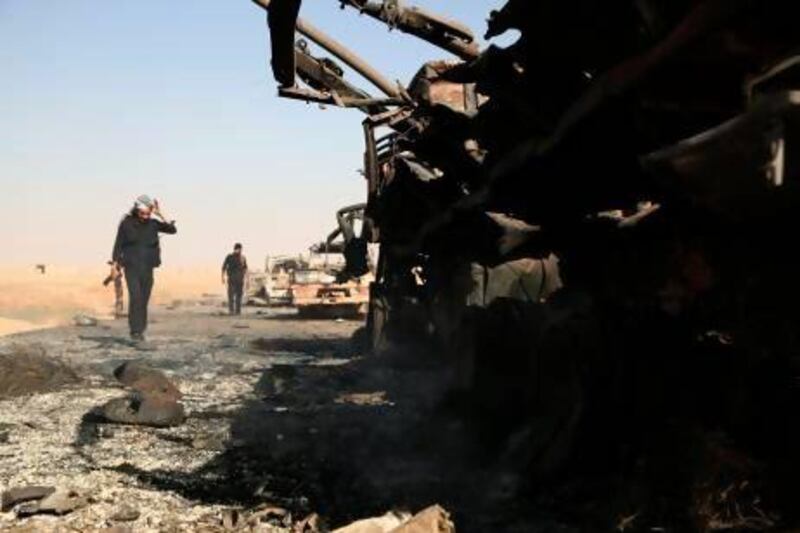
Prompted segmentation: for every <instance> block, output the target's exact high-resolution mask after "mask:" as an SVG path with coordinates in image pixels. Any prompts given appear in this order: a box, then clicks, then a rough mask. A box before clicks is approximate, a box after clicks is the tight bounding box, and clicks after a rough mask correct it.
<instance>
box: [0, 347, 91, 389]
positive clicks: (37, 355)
mask: <svg viewBox="0 0 800 533" xmlns="http://www.w3.org/2000/svg"><path fill="white" fill-rule="evenodd" d="M7 350H8V351H6V352H4V353H0V398H3V397H13V396H24V395H27V394H37V393H41V392H51V391H54V390H58V389H60V388H62V387H64V386H65V385H69V384H72V383H77V382H78V381H80V380H79V379H78V376H77V374H75V372H74V371H73V370H72V369H71V368H70V367H69V366H67V365H66V364H64V363H63V362H62V361H59V360H58V359H54V358H51V357H48V356H47V353H46V352H45V350H44V348H42V347H41V346H37V345H14V346H11V348H10V349H7Z"/></svg>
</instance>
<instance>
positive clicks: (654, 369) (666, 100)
mask: <svg viewBox="0 0 800 533" xmlns="http://www.w3.org/2000/svg"><path fill="white" fill-rule="evenodd" d="M254 1H255V2H256V3H257V4H259V5H260V6H261V7H264V8H265V9H266V10H267V11H268V23H269V29H270V38H271V42H272V66H273V71H274V74H275V78H276V80H277V81H278V83H279V85H280V89H279V93H280V94H281V95H283V96H286V97H290V98H297V99H303V100H308V101H314V102H321V103H326V104H329V105H337V106H341V107H353V108H356V109H359V110H360V111H362V112H364V113H365V114H366V115H367V116H366V118H365V120H364V123H363V129H364V137H365V145H366V148H365V154H364V175H365V176H366V179H367V185H368V193H367V199H366V200H367V204H366V207H365V210H364V220H365V221H367V223H365V225H364V226H365V230H364V234H363V239H364V242H365V243H376V244H379V245H380V254H379V258H378V261H377V266H376V270H375V281H374V283H373V284H372V286H371V288H370V302H369V313H368V317H367V329H368V337H369V338H370V343H371V345H372V347H373V349H374V351H375V352H376V353H380V352H381V351H382V350H385V349H387V348H390V347H391V346H392V345H394V344H398V343H404V342H405V343H407V342H409V341H412V340H413V341H418V342H425V343H428V344H429V345H431V346H435V347H436V349H437V351H438V353H441V354H443V357H446V358H449V360H450V362H451V365H450V366H451V368H452V374H453V376H452V378H453V387H454V388H455V389H458V390H459V391H461V392H462V393H463V395H464V397H466V403H467V405H468V406H469V408H470V409H473V411H474V413H475V414H476V417H477V418H479V419H481V420H484V421H485V423H484V425H483V426H481V427H480V429H479V431H484V432H486V433H490V434H492V435H495V436H496V437H495V440H496V441H497V442H504V443H505V444H504V445H505V446H507V447H510V448H513V449H511V450H507V451H508V453H509V454H512V455H513V456H514V457H515V458H516V460H517V461H518V463H517V464H518V469H519V470H524V471H526V472H528V474H529V479H531V480H536V481H535V482H534V481H531V485H539V484H543V483H544V481H543V480H561V481H562V482H563V481H564V480H565V479H573V480H574V479H576V478H580V479H584V480H585V479H586V478H587V477H588V478H590V479H591V480H592V486H593V487H595V489H596V490H595V491H594V492H593V493H592V494H591V496H589V495H588V494H587V493H583V494H582V495H579V496H575V498H576V499H578V500H580V498H581V497H583V498H586V499H590V498H594V499H597V498H602V497H605V498H608V500H607V503H608V505H606V506H605V507H604V509H605V510H606V511H607V510H608V509H613V510H614V511H613V512H620V513H621V512H623V510H622V509H621V508H615V507H614V506H615V505H620V502H623V501H624V502H625V503H624V504H623V505H621V507H625V508H628V509H630V508H636V509H643V511H641V512H640V513H639V514H637V516H639V518H638V522H637V526H636V527H637V528H641V529H647V528H648V527H662V526H663V525H664V524H665V523H667V524H669V526H670V527H671V528H673V529H676V530H695V529H697V530H707V529H725V528H727V529H729V530H742V529H762V530H765V529H771V528H777V527H784V526H786V527H788V526H792V525H795V526H796V525H797V524H798V523H800V512H798V509H799V507H798V506H797V505H796V501H795V499H794V496H793V494H794V491H793V489H792V485H793V483H792V480H793V479H794V478H795V477H796V476H797V475H798V474H800V456H798V455H797V454H796V452H795V451H794V450H796V449H797V447H798V445H800V430H797V429H796V427H795V426H796V425H795V424H793V414H794V413H795V412H796V411H797V410H798V409H800V389H798V388H797V387H796V380H797V378H798V372H800V342H798V335H797V324H798V323H799V322H800V316H798V309H800V306H798V305H797V302H798V301H800V298H799V297H800V280H798V277H797V276H796V275H794V273H795V271H796V270H797V268H798V267H799V266H800V265H799V264H798V259H797V254H795V253H793V252H794V250H792V246H791V244H790V243H791V235H793V234H794V232H793V230H794V229H795V228H796V227H797V226H798V222H797V216H796V213H797V212H798V208H799V207H800V198H798V178H800V138H798V131H800V56H798V55H797V53H798V48H799V47H800V34H798V33H797V31H796V28H795V27H794V26H795V25H796V23H795V22H794V21H796V20H797V15H798V14H800V13H798V11H800V5H798V3H797V2H793V1H790V0H772V1H769V2H764V1H754V0H691V1H690V0H678V1H675V2H663V1H660V0H619V1H614V2H607V1H601V0H585V1H578V2H563V1H556V0H542V1H535V2H534V1H528V0H509V1H508V2H507V3H506V4H505V6H504V7H503V8H502V9H500V10H498V11H495V12H492V13H491V14H490V16H489V22H488V28H487V31H486V38H487V39H491V38H493V37H495V36H499V35H502V34H505V33H507V32H509V31H512V30H515V31H517V32H519V38H518V39H517V40H516V41H515V42H514V43H513V44H511V45H509V46H507V47H500V46H497V45H489V46H488V47H487V48H486V49H484V50H480V49H479V48H478V47H477V45H476V44H475V39H474V38H473V37H472V34H471V32H470V31H469V30H468V29H466V28H464V27H463V26H461V25H459V24H456V23H449V22H448V21H447V20H446V19H444V18H442V17H437V16H434V15H431V14H429V13H426V12H425V11H423V10H419V9H416V8H412V7H408V6H407V5H405V4H404V3H403V2H399V1H397V0H385V1H383V2H377V1H370V0H348V1H343V2H341V4H342V6H343V7H345V8H353V9H354V10H358V11H359V12H361V13H364V14H366V15H368V16H370V17H372V18H375V19H378V20H381V21H383V22H384V23H386V24H388V25H390V26H391V27H392V28H396V29H398V30H400V31H401V32H405V33H409V34H412V35H414V36H416V37H418V38H422V39H424V40H426V41H428V42H430V43H432V44H434V45H436V46H439V47H441V48H442V49H444V50H445V51H447V52H449V53H452V54H453V55H454V56H455V58H450V59H447V60H443V61H437V62H431V63H428V64H425V65H423V66H422V67H421V69H420V71H419V72H418V73H417V75H416V76H415V77H414V78H413V80H411V82H410V84H409V85H408V86H407V87H400V86H398V85H396V84H392V83H389V82H387V80H386V79H385V78H384V77H383V76H382V75H381V74H380V73H378V72H376V71H375V70H374V69H373V68H371V67H370V66H369V65H367V64H365V63H364V62H363V61H362V60H360V59H359V58H358V57H357V56H356V55H355V54H354V53H353V52H351V51H350V50H348V49H346V48H345V47H344V46H343V45H342V44H340V43H338V42H336V41H333V40H332V39H330V38H329V37H327V36H326V35H324V34H323V33H322V32H321V31H320V30H318V29H317V28H315V27H314V26H312V25H311V24H310V23H308V22H307V21H305V20H303V19H302V18H299V17H298V14H299V11H300V7H301V2H300V1H299V0H283V1H280V0H272V2H269V1H267V0H254ZM295 30H296V31H297V32H299V33H301V34H302V35H304V36H305V37H306V38H307V39H309V40H310V41H312V42H313V43H316V44H317V45H318V46H319V47H321V48H323V49H325V50H327V52H329V53H331V54H333V55H334V56H336V58H337V59H338V60H340V61H342V62H344V63H345V64H346V65H347V66H349V67H351V68H352V69H353V70H355V71H356V72H357V73H358V74H360V75H362V76H363V77H364V78H365V79H366V80H367V81H369V82H370V83H371V84H372V85H374V87H375V88H376V89H377V90H378V91H380V92H381V93H382V95H381V96H380V97H374V96H372V95H371V94H370V93H368V92H367V91H365V90H363V89H360V88H358V87H356V86H355V85H353V84H351V83H350V82H347V81H345V80H344V78H343V74H342V73H343V70H342V69H340V68H336V67H335V63H334V62H332V61H331V60H328V59H319V58H315V57H314V56H312V55H310V53H309V52H308V45H307V44H305V43H303V44H301V45H298V44H297V43H296V42H295ZM298 79H299V80H300V82H302V83H303V84H304V86H301V85H300V84H299V83H298V82H297V80H298ZM358 246H359V248H358V249H356V248H355V247H352V248H351V253H350V254H349V255H348V257H347V269H346V270H345V272H347V271H348V270H349V271H352V272H353V273H355V272H358V271H359V266H361V265H363V263H364V262H365V261H366V251H365V250H366V247H364V246H363V244H361V243H360V244H359V245H358ZM362 252H363V253H362ZM503 436H505V437H503ZM521 436H524V438H522V437H521ZM512 437H513V438H512ZM504 438H505V439H506V440H505V441H504ZM521 443H522V444H521ZM498 446H502V444H498ZM512 452H513V453H512ZM676 464H680V467H679V468H678V467H676V466H675V465H676ZM581 476H583V477H582V478H581ZM631 487H633V488H631ZM587 492H588V491H587ZM598 494H600V495H602V496H598ZM676 502H677V503H676ZM573 503H574V502H573ZM583 503H586V502H583ZM574 506H575V507H581V503H576V504H575V505H574ZM589 507H590V506H588V504H587V505H586V506H584V507H583V508H589ZM594 509H597V506H595V507H594ZM687 509H689V511H686V510H687ZM598 513H599V511H598ZM593 519H597V520H602V519H603V518H598V517H597V516H594V517H589V518H587V520H588V522H586V523H590V524H593V525H594V526H596V525H597V522H592V520H593Z"/></svg>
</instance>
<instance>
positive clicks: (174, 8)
mask: <svg viewBox="0 0 800 533" xmlns="http://www.w3.org/2000/svg"><path fill="white" fill-rule="evenodd" d="M417 3H418V5H421V6H423V7H426V8H428V9H430V10H433V11H435V12H438V13H445V14H448V15H449V16H451V17H452V18H454V19H457V20H460V21H462V22H464V23H466V24H467V25H469V26H470V27H472V28H473V29H474V30H475V33H476V35H481V34H482V33H483V31H484V29H485V19H486V17H487V15H488V13H489V12H490V10H491V9H496V8H497V7H499V6H501V5H502V4H503V3H504V2H503V1H502V0H457V1H453V0H451V1H449V2H448V1H446V0H419V1H418V2H417ZM301 15H302V16H303V17H305V18H307V19H309V20H310V21H313V22H314V23H315V24H316V25H317V26H319V27H321V28H323V29H324V30H326V31H328V32H329V33H330V34H331V35H332V36H334V37H336V38H337V39H339V40H340V41H343V42H345V43H346V44H348V45H349V46H350V47H351V48H353V49H354V50H357V51H359V53H361V54H362V55H363V56H364V57H365V58H366V59H367V60H368V61H370V62H371V63H372V64H373V65H374V66H376V67H377V68H378V69H380V70H381V71H383V72H384V73H385V74H386V75H387V77H389V78H390V79H397V80H401V81H402V82H404V83H407V82H408V81H409V80H410V79H411V77H412V76H413V74H414V73H415V72H416V71H417V69H418V68H419V67H420V66H421V64H422V62H423V61H427V60H432V59H440V58H444V57H448V54H447V53H446V52H444V51H441V50H439V49H437V48H435V47H432V46H430V45H428V44H426V43H423V42H421V41H419V40H417V39H415V38H413V37H411V36H407V35H403V34H401V33H399V32H388V31H387V29H386V28H385V27H384V26H382V25H380V24H379V23H378V22H376V21H373V20H372V19H369V18H367V17H362V16H360V15H358V14H357V13H356V12H355V11H353V10H347V11H341V10H340V9H339V3H338V1H337V0H306V1H305V2H304V5H303V9H302V12H301ZM268 61H269V46H268V34H267V31H266V27H265V15H264V13H263V11H261V10H260V9H259V8H258V7H257V6H255V5H254V4H252V3H251V2H250V1H248V0H192V1H186V0H183V1H166V0H137V1H135V2H134V1H112V2H109V1H102V0H69V1H68V2H63V1H56V0H0V198H1V199H2V201H3V206H2V208H1V209H0V250H2V255H0V265H4V264H9V265H14V266H20V265H28V264H35V263H46V264H72V265H83V264H86V265H88V264H97V263H102V262H105V261H106V260H107V259H108V256H109V254H110V250H111V246H112V241H113V238H114V235H115V232H116V226H117V224H118V222H119V220H120V218H121V216H122V214H123V213H124V212H125V211H126V210H128V209H129V208H130V206H131V204H132V201H133V199H134V198H135V197H136V196H138V195H139V194H148V195H150V196H153V197H155V198H158V199H159V200H160V202H161V204H162V207H163V209H164V211H165V213H166V215H167V216H168V217H170V218H174V219H176V220H177V221H178V228H179V233H178V235H177V236H175V237H165V238H164V240H163V241H162V246H163V248H164V261H165V264H166V265H169V264H172V265H184V266H190V265H192V266H194V265H197V266H200V265H209V264H216V263H217V262H221V259H222V257H223V256H224V254H225V253H226V252H227V251H228V250H229V248H231V247H232V244H233V243H234V242H235V241H241V242H243V243H244V244H245V250H246V253H247V255H248V256H249V257H250V262H251V264H260V263H261V262H262V261H263V258H264V257H265V256H266V255H267V254H277V253H286V252H297V251H303V250H305V249H307V247H308V246H309V245H310V244H311V243H312V242H315V241H318V240H320V239H321V238H322V237H323V236H324V235H326V234H327V233H328V232H329V231H330V230H331V229H333V226H334V223H335V219H334V213H335V211H336V210H337V209H338V208H339V207H341V206H344V205H349V204H352V203H356V202H360V201H363V200H364V198H365V190H366V184H365V182H364V180H363V178H362V177H361V176H360V175H359V173H358V170H359V169H360V167H361V161H362V153H363V139H362V134H361V126H360V123H361V120H362V119H363V116H362V115H361V114H360V113H359V112H358V111H355V110H341V109H333V108H328V109H326V110H321V109H320V108H319V107H318V106H316V105H309V104H305V103H302V102H296V101H291V100H282V99H279V98H277V96H276V85H275V82H274V81H273V79H272V75H271V72H270V71H269V68H268ZM348 79H350V80H356V81H358V83H359V84H360V85H362V86H364V87H367V88H369V86H368V85H367V84H366V82H362V81H361V80H358V78H354V77H353V74H352V73H350V74H349V75H348ZM370 90H371V88H370Z"/></svg>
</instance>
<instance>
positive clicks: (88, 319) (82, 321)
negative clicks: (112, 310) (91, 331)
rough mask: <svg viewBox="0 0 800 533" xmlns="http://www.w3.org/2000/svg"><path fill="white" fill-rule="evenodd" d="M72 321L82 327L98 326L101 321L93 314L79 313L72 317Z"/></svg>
mask: <svg viewBox="0 0 800 533" xmlns="http://www.w3.org/2000/svg"><path fill="white" fill-rule="evenodd" d="M72 322H73V324H75V325H76V326H78V327H81V328H90V327H94V326H96V325H97V324H98V323H99V321H98V320H97V319H96V318H94V317H93V316H89V315H84V314H79V315H75V316H74V317H72Z"/></svg>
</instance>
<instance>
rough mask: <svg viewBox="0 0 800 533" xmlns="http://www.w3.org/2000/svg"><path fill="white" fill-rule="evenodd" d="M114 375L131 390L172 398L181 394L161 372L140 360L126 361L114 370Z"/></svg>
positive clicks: (175, 398)
mask: <svg viewBox="0 0 800 533" xmlns="http://www.w3.org/2000/svg"><path fill="white" fill-rule="evenodd" d="M114 377H115V378H117V380H118V381H119V382H120V383H122V384H123V385H126V386H128V387H129V388H131V389H132V390H134V391H136V392H138V393H140V394H142V395H145V396H146V395H149V394H158V395H161V396H164V397H166V398H172V399H173V400H176V401H177V400H180V399H181V397H182V395H181V392H180V390H178V387H176V386H175V384H174V383H172V381H171V380H170V379H169V378H167V376H165V375H164V373H163V372H160V371H158V370H155V369H153V368H150V367H148V366H147V365H146V364H145V363H143V362H141V361H128V362H126V363H123V364H121V365H120V366H119V367H117V368H116V369H115V370H114Z"/></svg>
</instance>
